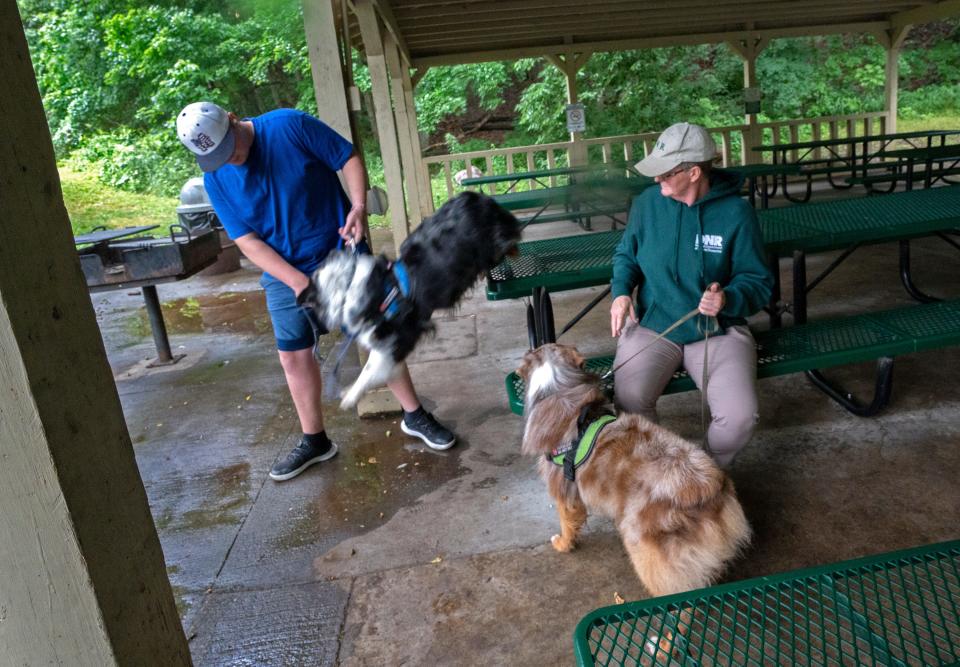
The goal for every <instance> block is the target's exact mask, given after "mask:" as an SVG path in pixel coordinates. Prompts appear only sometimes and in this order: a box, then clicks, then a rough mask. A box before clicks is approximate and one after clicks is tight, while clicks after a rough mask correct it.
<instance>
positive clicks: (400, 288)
mask: <svg viewBox="0 0 960 667" xmlns="http://www.w3.org/2000/svg"><path fill="white" fill-rule="evenodd" d="M388 268H389V269H390V277H391V278H392V281H391V282H392V283H393V284H392V285H391V286H390V289H388V290H387V293H386V295H384V297H383V303H381V304H380V312H381V313H383V317H384V319H387V320H392V319H393V318H394V317H396V316H397V313H399V312H400V306H401V304H402V303H403V301H404V300H405V299H407V298H408V297H409V296H410V276H409V275H407V269H406V267H405V266H404V265H403V262H400V261H396V262H391V263H390V264H389V266H388Z"/></svg>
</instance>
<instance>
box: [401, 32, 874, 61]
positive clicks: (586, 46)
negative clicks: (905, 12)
mask: <svg viewBox="0 0 960 667" xmlns="http://www.w3.org/2000/svg"><path fill="white" fill-rule="evenodd" d="M889 27H890V24H889V22H887V21H871V22H866V23H838V24H832V25H815V26H800V27H795V28H782V29H776V30H774V29H770V30H754V31H747V30H738V31H732V32H712V33H696V34H688V35H664V36H659V37H641V38H625V39H615V40H597V41H588V42H580V43H575V44H562V43H558V44H553V45H550V44H546V45H541V46H527V47H504V48H501V49H488V50H479V49H478V50H476V51H469V52H464V53H437V54H436V55H430V56H421V57H415V58H414V62H413V64H414V67H424V66H433V65H461V64H466V63H480V62H490V61H496V60H513V59H516V58H530V57H540V56H546V55H547V54H569V53H581V52H583V51H591V52H599V51H628V50H632V49H651V48H659V47H666V46H692V45H696V44H715V43H719V42H727V41H739V40H743V39H747V38H748V37H750V36H751V35H752V36H754V37H757V38H766V39H776V38H778V37H804V36H815V35H834V34H838V33H850V32H869V33H874V32H876V31H877V30H886V29H888V28H889Z"/></svg>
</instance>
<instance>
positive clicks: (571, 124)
mask: <svg viewBox="0 0 960 667" xmlns="http://www.w3.org/2000/svg"><path fill="white" fill-rule="evenodd" d="M586 129H587V119H586V116H585V115H584V112H583V105H582V104H568V105H567V131H568V132H570V133H573V132H585V131H586Z"/></svg>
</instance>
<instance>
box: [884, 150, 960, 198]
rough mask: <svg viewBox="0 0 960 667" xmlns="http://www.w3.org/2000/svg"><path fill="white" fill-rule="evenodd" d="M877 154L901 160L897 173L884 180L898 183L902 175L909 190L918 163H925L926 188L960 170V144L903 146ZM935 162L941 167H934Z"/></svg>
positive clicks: (911, 186) (911, 187)
mask: <svg viewBox="0 0 960 667" xmlns="http://www.w3.org/2000/svg"><path fill="white" fill-rule="evenodd" d="M877 156H878V157H880V158H883V159H890V158H893V159H895V160H897V161H898V162H899V165H898V168H897V170H896V172H895V174H894V175H892V176H889V177H885V178H883V180H887V179H895V180H894V184H896V179H897V178H898V177H902V180H904V182H905V185H906V189H907V190H912V189H913V181H914V171H915V170H914V167H915V165H917V164H920V163H922V164H923V165H924V172H923V174H924V179H923V181H924V187H926V188H929V187H930V186H932V185H933V184H934V182H935V181H936V180H938V179H939V180H943V181H946V182H950V181H949V180H948V179H947V178H946V176H949V175H950V174H952V173H958V172H960V169H958V168H957V165H958V164H960V144H949V145H943V146H930V147H923V148H901V149H897V150H892V151H881V152H880V153H878V154H877ZM934 162H938V163H940V167H939V168H938V169H936V170H934V168H933V163H934ZM945 163H950V166H946V164H945ZM865 180H868V181H869V180H873V181H874V182H876V181H878V180H880V179H865ZM868 187H869V183H868Z"/></svg>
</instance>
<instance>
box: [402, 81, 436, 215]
mask: <svg viewBox="0 0 960 667" xmlns="http://www.w3.org/2000/svg"><path fill="white" fill-rule="evenodd" d="M427 69H428V68H426V67H423V68H420V69H419V70H417V72H416V74H417V78H416V81H419V80H420V78H422V77H423V75H424V74H426V72H427ZM401 85H402V87H403V103H404V104H405V105H406V107H407V117H408V118H409V119H410V145H411V146H412V147H413V157H414V162H415V163H416V168H417V203H418V205H419V206H420V217H421V218H426V217H427V216H429V215H431V214H433V191H432V188H431V185H430V172H429V170H428V169H427V165H426V164H425V163H424V162H423V148H422V147H421V145H420V129H419V127H418V124H417V107H416V104H415V103H414V100H413V89H414V87H415V86H416V83H415V80H414V79H413V78H412V77H411V76H410V70H409V69H407V68H406V67H404V68H403V80H402V81H401ZM411 205H412V204H411Z"/></svg>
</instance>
